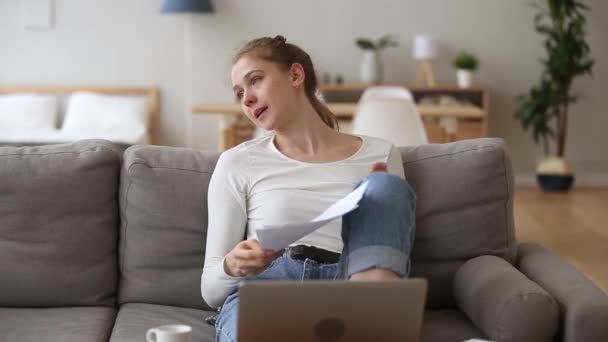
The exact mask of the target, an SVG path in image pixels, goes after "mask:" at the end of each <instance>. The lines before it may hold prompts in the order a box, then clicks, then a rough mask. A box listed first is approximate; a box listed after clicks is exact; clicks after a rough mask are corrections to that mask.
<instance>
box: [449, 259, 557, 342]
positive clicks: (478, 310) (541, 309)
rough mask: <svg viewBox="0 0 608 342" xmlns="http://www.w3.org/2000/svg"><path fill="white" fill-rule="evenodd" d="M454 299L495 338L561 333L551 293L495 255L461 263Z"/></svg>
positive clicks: (544, 337)
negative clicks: (558, 330)
mask: <svg viewBox="0 0 608 342" xmlns="http://www.w3.org/2000/svg"><path fill="white" fill-rule="evenodd" d="M454 299H455V300H456V303H457V304H458V306H459V307H460V309H461V310H462V311H463V312H464V313H465V314H466V315H467V316H468V317H469V319H471V320H472V321H473V323H475V325H476V326H477V327H478V328H479V329H481V330H482V331H483V333H484V334H486V335H487V336H488V338H489V339H490V340H492V341H501V342H508V341H518V342H527V341H530V342H532V341H534V342H541V341H552V339H553V337H554V336H555V335H556V333H557V328H558V326H559V309H558V306H557V303H556V302H555V300H554V299H553V298H552V297H551V295H549V294H548V293H547V292H546V291H545V290H543V289H542V288H541V287H540V286H538V285H537V284H535V283H534V282H532V281H530V280H529V279H528V278H526V277H525V276H524V275H523V274H522V273H521V272H519V271H518V270H517V269H516V268H515V267H513V266H512V265H511V264H509V263H508V262H506V261H505V260H503V259H500V258H498V257H495V256H490V255H487V256H480V257H477V258H474V259H471V260H469V261H467V262H466V263H465V264H464V265H462V266H461V267H460V269H459V270H458V272H456V276H455V278H454Z"/></svg>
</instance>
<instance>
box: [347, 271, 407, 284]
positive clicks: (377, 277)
mask: <svg viewBox="0 0 608 342" xmlns="http://www.w3.org/2000/svg"><path fill="white" fill-rule="evenodd" d="M398 279H401V277H400V276H399V275H398V274H397V273H395V272H393V271H391V270H387V269H384V268H370V269H368V270H365V271H361V272H357V273H355V274H353V275H351V276H350V280H353V281H383V280H398Z"/></svg>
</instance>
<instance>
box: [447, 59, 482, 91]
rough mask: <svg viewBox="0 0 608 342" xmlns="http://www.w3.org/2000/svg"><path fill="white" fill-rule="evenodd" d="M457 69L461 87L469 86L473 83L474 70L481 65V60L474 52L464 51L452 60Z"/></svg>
mask: <svg viewBox="0 0 608 342" xmlns="http://www.w3.org/2000/svg"><path fill="white" fill-rule="evenodd" d="M452 64H453V65H454V67H455V68H456V70H457V73H456V77H457V79H458V86H459V87H460V88H468V87H470V86H471V84H472V83H473V72H474V71H475V70H477V68H478V67H479V60H478V59H477V57H475V55H473V54H472V53H469V52H466V51H463V52H461V53H460V54H458V56H456V58H454V61H453V62H452Z"/></svg>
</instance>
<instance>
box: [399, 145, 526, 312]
mask: <svg viewBox="0 0 608 342" xmlns="http://www.w3.org/2000/svg"><path fill="white" fill-rule="evenodd" d="M400 149H401V155H402V159H403V165H404V170H405V175H406V177H407V179H408V181H409V182H410V184H411V185H412V187H413V188H414V190H415V192H416V195H417V198H418V201H417V204H416V242H415V244H414V250H413V252H412V274H413V275H424V276H427V277H428V278H429V280H430V284H429V285H430V286H429V299H428V305H429V307H431V308H441V307H452V306H453V304H454V300H453V298H452V297H451V291H449V292H447V291H444V289H445V288H451V286H452V281H453V277H454V274H455V273H456V271H457V269H458V268H457V267H451V268H450V267H449V264H454V263H455V262H456V261H460V262H464V261H466V260H468V259H471V258H474V257H477V256H480V255H488V254H491V255H496V256H498V257H501V258H503V259H505V260H506V261H508V262H510V263H513V262H514V261H515V251H516V241H515V234H514V228H513V175H512V170H511V164H510V161H509V156H508V153H507V151H506V147H505V144H504V141H503V140H502V139H498V138H482V139H472V140H462V141H457V142H453V143H448V144H427V145H420V146H415V147H414V146H413V147H401V148H400ZM420 265H423V266H420ZM448 268H449V269H450V270H449V271H447V269H448ZM446 271H447V272H446ZM435 278H437V279H438V280H439V281H441V282H445V284H443V285H435V284H433V282H434V281H435V280H434V279H435ZM434 289H440V290H441V291H435V290H434ZM446 295H447V296H446Z"/></svg>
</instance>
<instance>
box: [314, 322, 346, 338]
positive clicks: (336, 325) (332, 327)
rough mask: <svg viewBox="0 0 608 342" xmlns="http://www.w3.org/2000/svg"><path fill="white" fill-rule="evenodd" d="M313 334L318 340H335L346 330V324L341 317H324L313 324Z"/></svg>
mask: <svg viewBox="0 0 608 342" xmlns="http://www.w3.org/2000/svg"><path fill="white" fill-rule="evenodd" d="M314 330H315V336H316V337H317V338H318V339H319V341H337V340H338V339H340V338H341V337H342V336H344V332H345V331H346V326H345V325H344V322H343V321H342V320H341V319H338V318H326V319H322V320H320V321H319V322H317V324H315V326H314Z"/></svg>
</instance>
